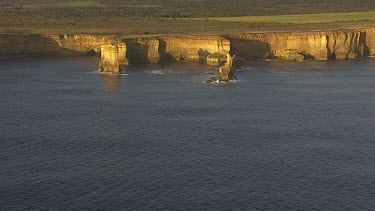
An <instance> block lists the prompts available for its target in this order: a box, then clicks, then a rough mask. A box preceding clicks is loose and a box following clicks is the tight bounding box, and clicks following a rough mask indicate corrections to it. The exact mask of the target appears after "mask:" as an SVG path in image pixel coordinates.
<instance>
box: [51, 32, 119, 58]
mask: <svg viewBox="0 0 375 211" xmlns="http://www.w3.org/2000/svg"><path fill="white" fill-rule="evenodd" d="M44 37H46V38H49V39H52V40H54V41H56V42H57V43H58V45H59V46H60V48H63V49H67V50H71V51H74V52H79V53H83V54H94V53H96V54H98V55H99V53H100V51H101V44H102V43H103V42H106V41H107V40H109V39H112V37H113V36H104V35H86V34H78V35H66V34H65V35H44Z"/></svg>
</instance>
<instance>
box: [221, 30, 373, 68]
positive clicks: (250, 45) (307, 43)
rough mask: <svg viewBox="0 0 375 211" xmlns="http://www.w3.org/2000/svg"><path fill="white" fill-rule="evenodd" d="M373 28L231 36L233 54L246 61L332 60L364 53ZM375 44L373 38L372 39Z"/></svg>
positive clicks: (360, 55) (358, 55)
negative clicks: (275, 59)
mask: <svg viewBox="0 0 375 211" xmlns="http://www.w3.org/2000/svg"><path fill="white" fill-rule="evenodd" d="M372 37H373V32H372V30H368V31H366V30H364V31H363V30H345V31H334V32H333V31H331V32H303V33H258V34H256V33H255V34H237V35H229V36H227V39H229V40H230V41H231V53H232V54H236V55H239V56H241V57H243V58H245V59H246V60H256V59H273V58H277V59H282V60H297V61H302V60H330V59H350V58H360V57H363V56H364V53H365V46H366V40H369V39H370V40H371V39H373V38H372ZM370 43H373V41H370Z"/></svg>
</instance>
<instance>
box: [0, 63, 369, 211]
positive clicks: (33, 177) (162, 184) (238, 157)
mask: <svg viewBox="0 0 375 211" xmlns="http://www.w3.org/2000/svg"><path fill="white" fill-rule="evenodd" d="M98 64H99V60H98V58H18V59H10V60H1V61H0V210H1V211H3V210H4V211H5V210H6V211H7V210H350V211H352V210H361V211H362V210H374V209H375V59H370V58H368V59H361V60H349V61H336V62H303V63H298V62H254V63H252V64H250V65H249V67H248V68H247V69H246V70H244V71H242V72H237V73H236V75H237V76H238V78H239V79H240V81H238V82H237V83H229V84H223V83H216V84H210V83H205V82H206V81H207V80H208V79H209V78H210V77H213V75H211V73H215V74H216V70H217V68H216V67H213V66H206V65H200V64H189V63H182V64H172V65H169V66H158V65H149V66H130V67H128V68H127V69H126V71H125V73H126V74H127V75H122V76H109V75H100V74H97V73H96V70H97V68H98Z"/></svg>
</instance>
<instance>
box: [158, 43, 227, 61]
mask: <svg viewBox="0 0 375 211" xmlns="http://www.w3.org/2000/svg"><path fill="white" fill-rule="evenodd" d="M159 40H160V43H161V53H162V54H165V55H167V56H166V57H170V58H173V59H174V60H175V61H194V62H202V63H208V64H216V65H217V64H220V63H221V62H223V61H225V60H226V58H225V56H226V54H227V52H229V51H230V42H229V41H228V40H227V39H225V38H222V37H218V36H210V37H202V36H180V37H165V38H159Z"/></svg>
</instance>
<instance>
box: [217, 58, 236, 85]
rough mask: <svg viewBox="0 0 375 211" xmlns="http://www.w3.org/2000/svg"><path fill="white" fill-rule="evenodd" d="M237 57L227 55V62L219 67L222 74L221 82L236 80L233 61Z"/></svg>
mask: <svg viewBox="0 0 375 211" xmlns="http://www.w3.org/2000/svg"><path fill="white" fill-rule="evenodd" d="M235 57H236V56H233V57H232V56H231V55H230V54H229V53H227V55H226V58H227V62H226V63H225V64H224V65H223V66H221V67H219V72H220V81H226V82H228V81H229V80H233V79H234V77H235V76H234V70H233V61H234V58H235Z"/></svg>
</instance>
